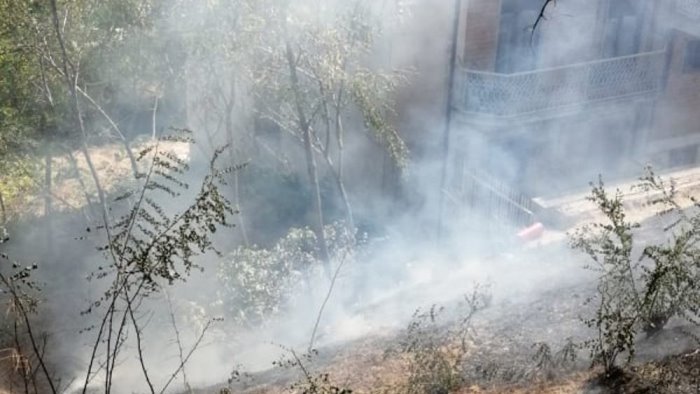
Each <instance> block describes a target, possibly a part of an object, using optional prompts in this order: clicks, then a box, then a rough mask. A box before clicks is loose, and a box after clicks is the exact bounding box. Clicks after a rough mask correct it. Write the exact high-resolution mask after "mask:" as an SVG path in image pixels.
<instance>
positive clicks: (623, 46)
mask: <svg viewBox="0 0 700 394" xmlns="http://www.w3.org/2000/svg"><path fill="white" fill-rule="evenodd" d="M609 4H610V8H609V9H608V20H607V22H606V25H605V43H604V48H603V55H604V56H605V57H618V56H626V55H633V54H635V53H637V52H639V41H640V34H641V30H642V20H643V17H642V16H643V13H642V11H643V9H644V2H641V1H640V2H636V3H635V2H633V1H632V0H610V3H609Z"/></svg>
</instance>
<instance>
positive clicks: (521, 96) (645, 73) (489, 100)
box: [455, 0, 696, 116]
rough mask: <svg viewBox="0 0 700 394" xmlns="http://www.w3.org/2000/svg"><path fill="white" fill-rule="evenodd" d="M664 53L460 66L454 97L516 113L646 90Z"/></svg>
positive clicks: (479, 107)
mask: <svg viewBox="0 0 700 394" xmlns="http://www.w3.org/2000/svg"><path fill="white" fill-rule="evenodd" d="M686 1H687V0H686ZM693 3H696V2H693ZM664 55H665V51H656V52H647V53H641V54H636V55H631V56H624V57H618V58H612V59H604V60H597V61H592V62H587V63H579V64H574V65H570V66H564V67H556V68H549V69H542V70H535V71H529V72H519V73H514V74H498V73H492V72H483V71H474V70H467V69H461V70H460V71H459V74H458V79H457V86H456V87H457V89H456V90H455V94H456V97H455V102H456V105H457V107H458V108H459V109H461V110H462V111H465V112H467V113H481V114H488V115H495V116H516V115H523V114H528V113H535V112H540V111H547V110H553V109H558V108H562V107H567V106H574V105H583V104H586V103H590V102H595V101H600V100H606V99H613V98H620V97H625V96H631V95H639V94H649V93H653V92H656V91H657V90H658V89H659V85H660V81H661V77H662V75H663V70H664V64H665V56H664Z"/></svg>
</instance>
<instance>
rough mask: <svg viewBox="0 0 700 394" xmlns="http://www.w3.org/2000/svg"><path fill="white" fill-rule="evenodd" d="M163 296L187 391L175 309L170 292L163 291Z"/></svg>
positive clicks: (187, 384)
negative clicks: (166, 303) (165, 300)
mask: <svg viewBox="0 0 700 394" xmlns="http://www.w3.org/2000/svg"><path fill="white" fill-rule="evenodd" d="M165 298H166V299H167V300H168V309H169V311H170V323H171V324H172V326H173V331H175V342H176V343H177V351H178V357H179V358H180V365H182V366H183V367H182V383H183V384H184V385H185V388H187V390H188V391H191V390H192V389H191V388H190V384H189V383H188V381H187V371H186V370H185V367H184V365H185V358H184V354H183V350H182V340H181V339H180V330H179V329H178V328H177V322H176V321H175V310H174V309H173V302H172V300H171V299H170V293H168V292H167V291H166V292H165Z"/></svg>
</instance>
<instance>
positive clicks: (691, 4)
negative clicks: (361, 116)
mask: <svg viewBox="0 0 700 394" xmlns="http://www.w3.org/2000/svg"><path fill="white" fill-rule="evenodd" d="M543 2H544V1H543V0H463V1H462V9H461V12H460V15H459V36H458V37H457V39H458V55H459V56H458V57H459V59H458V62H457V65H456V78H455V83H454V85H453V86H452V91H453V93H452V94H453V96H452V106H451V107H452V108H451V111H452V117H453V121H452V124H451V127H450V131H449V133H450V138H449V141H450V143H449V150H448V152H446V153H447V156H448V160H449V166H448V168H449V181H450V182H449V188H448V190H445V191H444V192H446V193H448V194H449V195H450V199H451V200H453V201H458V202H463V201H472V202H473V201H482V204H483V200H489V201H490V200H492V199H494V195H495V196H496V197H495V199H496V200H498V199H500V200H503V201H505V202H506V205H515V206H516V207H515V208H517V206H518V205H520V207H521V208H523V210H524V211H528V210H531V209H533V208H532V207H531V206H530V203H527V202H522V201H527V200H529V198H525V197H526V196H527V197H535V196H546V195H554V194H561V193H567V192H570V191H572V190H576V189H581V188H585V187H586V186H587V184H588V182H589V181H591V180H594V179H596V178H597V176H598V174H602V175H603V176H604V177H605V178H607V179H615V178H622V177H633V176H638V175H639V174H640V172H641V170H642V168H643V166H644V165H645V164H651V165H653V166H654V167H656V168H661V169H668V168H674V167H680V166H692V165H695V164H696V163H697V161H698V147H699V146H700V1H699V0H559V1H556V2H551V3H550V4H549V5H548V7H547V8H546V10H545V13H544V15H545V18H544V19H542V20H540V22H539V23H538V25H537V28H536V29H534V30H533V29H532V27H533V24H534V23H535V21H537V19H538V15H539V14H540V11H541V9H542V6H543ZM475 182H476V183H478V184H486V191H484V190H476V191H474V188H475V186H474V185H475ZM477 189H479V188H478V187H477ZM482 189H483V187H482ZM474 193H476V194H477V196H476V197H475V196H474ZM479 195H481V196H482V197H478V196H479ZM483 195H487V197H483ZM489 204H491V203H487V205H489ZM487 208H488V207H487ZM512 208H514V207H512V206H510V207H508V206H507V207H505V210H506V211H509V210H513V209H512ZM489 209H491V208H489ZM499 209H500V208H499ZM515 211H517V209H515Z"/></svg>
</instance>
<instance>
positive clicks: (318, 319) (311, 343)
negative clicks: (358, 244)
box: [308, 251, 348, 352]
mask: <svg viewBox="0 0 700 394" xmlns="http://www.w3.org/2000/svg"><path fill="white" fill-rule="evenodd" d="M347 255H348V253H347V251H346V252H345V254H344V255H343V258H342V259H341V260H340V263H339V264H338V267H336V269H335V272H334V273H333V278H332V279H331V284H330V285H329V286H328V291H327V292H326V297H325V298H324V299H323V303H322V304H321V308H319V310H318V315H316V323H315V324H314V329H313V330H312V331H311V339H310V340H309V349H308V351H309V352H311V349H313V346H314V341H315V340H316V332H317V331H318V325H319V324H320V323H321V317H322V316H323V310H324V309H325V308H326V304H327V303H328V300H329V299H330V298H331V294H332V293H333V288H334V287H335V281H336V279H338V274H340V269H341V268H343V264H345V261H346V260H347Z"/></svg>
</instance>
